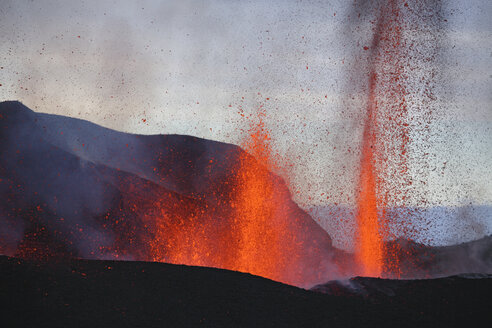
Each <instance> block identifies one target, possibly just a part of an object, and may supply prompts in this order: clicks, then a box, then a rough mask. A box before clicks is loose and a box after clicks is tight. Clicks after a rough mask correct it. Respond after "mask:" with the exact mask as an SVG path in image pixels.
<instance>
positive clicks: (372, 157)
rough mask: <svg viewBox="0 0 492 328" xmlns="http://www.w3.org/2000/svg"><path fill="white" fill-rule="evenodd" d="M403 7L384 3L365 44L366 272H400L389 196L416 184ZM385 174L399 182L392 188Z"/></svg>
mask: <svg viewBox="0 0 492 328" xmlns="http://www.w3.org/2000/svg"><path fill="white" fill-rule="evenodd" d="M401 7H408V4H407V2H405V3H402V2H400V1H398V0H388V1H386V3H382V4H381V6H380V8H379V13H378V17H377V20H376V26H375V28H374V34H373V39H372V43H371V45H370V47H364V50H365V51H368V52H369V54H370V57H369V61H370V64H369V65H370V66H369V90H368V98H367V105H366V106H367V107H366V117H365V122H364V132H363V136H362V137H363V141H362V151H361V162H360V163H361V164H360V173H359V185H358V197H357V227H358V229H357V233H358V235H357V238H356V259H357V262H358V263H359V265H360V267H361V270H362V274H363V275H366V276H381V275H382V273H383V271H384V272H392V273H397V271H398V263H396V262H397V259H396V257H395V256H393V254H392V252H393V251H394V250H391V249H389V248H385V246H384V243H383V242H384V241H385V240H386V239H387V238H388V237H389V234H390V232H389V226H390V222H389V218H387V217H385V208H386V206H387V205H388V202H389V201H390V200H395V199H400V200H404V199H405V185H407V186H408V185H409V184H411V181H410V180H409V178H408V176H407V175H406V174H407V171H408V169H407V148H408V141H409V131H408V126H409V124H408V120H409V118H408V110H407V105H406V96H407V90H406V87H405V83H406V81H405V79H406V77H405V75H404V69H405V47H406V44H405V40H404V39H403V38H402V29H403V26H405V24H404V23H405V22H404V21H403V18H402V16H403V15H402V12H401ZM385 177H386V178H389V179H391V180H392V182H391V183H392V184H393V186H394V185H398V187H397V188H394V187H393V188H389V184H388V183H387V181H386V182H385V181H384V178H385ZM397 194H398V195H397Z"/></svg>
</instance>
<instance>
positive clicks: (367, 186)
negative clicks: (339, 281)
mask: <svg viewBox="0 0 492 328" xmlns="http://www.w3.org/2000/svg"><path fill="white" fill-rule="evenodd" d="M372 139H374V137H373V135H372V134H370V133H365V135H364V145H363V149H362V161H361V172H360V180H359V184H360V185H359V195H358V199H357V226H358V234H359V235H358V238H357V247H356V249H357V253H356V258H357V261H358V263H359V264H360V265H361V266H362V274H363V275H364V276H373V277H379V276H380V275H381V271H382V268H383V244H382V237H381V234H380V224H379V218H378V199H377V193H376V179H375V174H376V172H375V166H374V153H373V149H374V148H373V147H374V146H373V142H372Z"/></svg>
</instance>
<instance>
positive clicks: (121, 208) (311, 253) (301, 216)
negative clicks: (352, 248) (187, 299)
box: [0, 102, 340, 286]
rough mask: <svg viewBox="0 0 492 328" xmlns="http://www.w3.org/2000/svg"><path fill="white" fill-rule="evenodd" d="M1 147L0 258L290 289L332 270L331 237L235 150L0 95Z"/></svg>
mask: <svg viewBox="0 0 492 328" xmlns="http://www.w3.org/2000/svg"><path fill="white" fill-rule="evenodd" d="M0 154H1V156H0V194H1V199H2V202H1V203H0V213H1V215H0V220H1V221H0V252H1V253H3V254H6V255H12V256H19V257H22V258H30V259H50V258H72V257H77V258H85V259H120V260H121V259H127V260H144V261H157V262H169V263H176V264H188V265H200V266H209V267H218V268H224V269H230V270H236V271H243V272H249V273H253V274H257V275H261V276H264V277H267V278H271V279H274V280H277V281H282V282H285V283H290V284H294V285H298V286H308V285H313V284H315V283H320V282H323V281H326V277H327V276H329V277H334V276H335V275H336V274H339V273H338V268H337V267H336V265H334V264H333V258H334V256H336V254H338V253H340V252H339V251H337V250H336V249H334V248H333V247H332V244H331V239H330V236H329V235H328V234H327V233H326V232H325V231H324V230H323V229H322V228H321V227H320V226H318V224H317V223H316V222H315V221H314V220H312V219H311V217H310V216H309V215H308V214H307V213H305V212H304V211H303V210H301V209H300V208H299V207H298V206H297V205H296V204H295V203H294V202H293V201H292V200H291V198H290V193H289V191H288V189H287V186H286V185H285V183H284V181H283V180H282V179H281V178H280V177H278V176H276V175H274V174H272V173H271V172H269V171H268V170H267V168H266V167H264V166H263V165H262V164H261V163H258V162H257V161H256V160H255V158H253V157H252V156H250V155H249V154H247V153H246V152H245V151H243V150H242V149H241V148H239V147H237V146H234V145H231V144H225V143H220V142H215V141H210V140H204V139H200V138H195V137H191V136H183V135H154V136H144V135H133V134H127V133H122V132H117V131H113V130H109V129H106V128H103V127H100V126H97V125H95V124H92V123H90V122H87V121H83V120H79V119H74V118H68V117H62V116H57V115H49V114H42V113H35V112H33V111H31V110H30V109H28V108H27V107H25V106H24V105H22V104H21V103H19V102H3V103H1V104H0ZM265 190H266V191H265Z"/></svg>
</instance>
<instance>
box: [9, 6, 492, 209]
mask: <svg viewBox="0 0 492 328" xmlns="http://www.w3.org/2000/svg"><path fill="white" fill-rule="evenodd" d="M429 1H430V0H429ZM434 2H435V1H434ZM442 2H443V4H444V5H443V15H444V16H445V18H446V20H447V23H446V24H445V25H444V27H445V29H444V30H443V31H440V33H441V34H440V35H442V41H441V44H440V50H439V51H440V52H439V58H438V59H436V62H431V63H430V64H429V65H431V66H433V67H438V68H439V72H440V73H441V77H440V78H439V79H435V81H434V82H436V84H437V85H436V86H435V87H434V89H433V90H434V91H433V92H434V95H435V100H434V101H433V102H432V104H427V105H428V106H432V107H433V111H434V113H435V116H434V121H433V122H432V124H431V127H430V131H431V133H430V135H429V136H427V137H425V138H424V137H423V136H421V135H419V131H415V132H413V133H414V135H413V144H411V148H412V147H413V148H412V149H415V150H416V151H415V154H417V155H416V159H414V161H413V162H412V163H410V164H411V167H410V169H411V173H412V174H413V175H414V177H415V179H416V181H417V180H418V181H421V182H422V181H424V182H425V183H420V184H415V188H414V190H413V194H412V195H413V199H412V198H411V199H410V201H409V203H412V202H413V203H418V199H419V197H422V195H425V198H426V199H427V200H428V203H427V204H426V205H429V204H430V205H464V204H469V203H470V202H471V203H473V204H491V203H492V182H491V181H492V179H491V173H490V172H492V152H491V151H490V150H491V149H492V132H491V128H492V99H491V92H490V91H491V90H492V88H491V87H492V70H491V68H492V67H491V66H492V52H491V51H492V50H491V49H492V26H491V24H492V23H491V19H490V17H491V16H492V5H491V4H492V2H491V1H488V0H473V1H466V2H465V1H457V0H456V1H445V0H444V1H442ZM351 5H352V1H22V0H15V1H14V0H12V1H6V0H0V31H1V33H0V66H1V69H0V84H1V86H0V100H20V101H22V102H23V103H24V104H26V105H27V106H29V107H30V108H32V109H34V110H37V111H41V112H47V113H55V114H62V115H68V116H72V117H77V118H83V119H87V120H90V121H92V122H95V123H97V124H101V125H104V126H107V127H110V128H113V129H117V130H120V131H128V132H133V133H142V134H165V133H179V134H189V135H194V136H199V137H204V138H208V139H214V140H219V141H225V142H231V143H237V144H239V143H240V142H241V140H243V138H244V137H245V133H244V130H245V129H247V127H248V120H245V119H243V118H242V117H241V115H240V114H239V111H240V110H243V111H244V112H245V113H246V114H248V113H253V112H254V111H255V110H256V109H257V108H258V107H260V106H263V108H265V110H266V112H267V126H268V128H269V129H270V130H271V132H272V137H273V143H274V147H275V149H276V150H277V151H278V152H279V153H280V155H281V156H283V157H284V158H286V163H289V164H293V166H292V167H291V168H288V169H287V171H286V172H287V173H286V175H288V177H287V176H286V178H287V179H288V181H289V182H290V185H291V190H293V191H299V193H295V197H296V200H297V201H299V202H300V203H301V204H304V205H310V204H329V203H334V202H336V203H342V204H352V203H353V199H354V190H355V181H356V179H355V177H356V171H357V163H358V156H359V153H358V152H359V147H360V134H361V131H362V130H361V127H362V120H361V117H362V114H363V110H364V105H363V103H364V101H365V98H364V94H363V93H361V92H360V91H359V92H357V90H355V91H354V90H352V91H350V90H351V89H350V86H348V83H349V82H348V81H349V79H348V76H350V72H351V70H353V69H354V67H357V65H356V63H355V61H356V60H357V58H361V57H360V56H363V54H364V52H363V50H362V48H363V45H364V44H367V43H368V42H370V38H371V29H370V22H369V18H370V15H369V16H368V18H366V21H362V22H361V23H360V25H359V26H357V28H354V27H353V26H348V23H347V21H348V19H347V15H349V13H350V12H351V9H350V6H351ZM349 34H350V36H349ZM420 50H422V51H425V49H420ZM423 70H424V71H425V68H423ZM412 83H413V84H414V85H415V88H414V90H418V89H419V88H418V84H419V81H418V80H417V79H414V80H413V82H412ZM410 89H412V88H410ZM412 97H413V99H416V101H415V104H414V105H413V107H412V106H410V111H414V116H415V117H418V110H419V94H418V92H415V94H413V95H412ZM267 99H268V100H267ZM420 105H421V104H420ZM144 120H145V121H144ZM424 139H425V140H424ZM424 144H425V145H424ZM423 145H424V146H423ZM422 149H425V152H428V153H430V154H431V156H430V157H429V158H428V159H427V160H426V165H422V162H421V161H420V160H419V158H418V156H420V155H419V154H420V153H422V152H423V150H422ZM417 150H418V151H417ZM424 171H425V172H424ZM327 195H328V196H329V199H327V198H326V197H327ZM418 195H420V196H418Z"/></svg>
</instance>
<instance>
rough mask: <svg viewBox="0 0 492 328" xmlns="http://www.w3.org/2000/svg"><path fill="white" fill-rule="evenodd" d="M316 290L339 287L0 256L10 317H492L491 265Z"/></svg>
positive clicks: (456, 323)
mask: <svg viewBox="0 0 492 328" xmlns="http://www.w3.org/2000/svg"><path fill="white" fill-rule="evenodd" d="M330 286H331V287H330ZM347 286H350V287H347ZM330 288H331V289H330ZM337 288H338V289H337ZM317 290H319V291H321V292H329V293H331V295H330V294H323V293H318V292H314V291H308V290H304V289H300V288H296V287H292V286H288V285H284V284H281V283H278V282H275V281H271V280H268V279H264V278H261V277H257V276H253V275H249V274H244V273H239V272H234V271H228V270H221V269H213V268H203V267H189V266H183V265H172V264H164V263H150V262H137V261H130V262H128V261H99V260H74V259H72V260H69V261H66V262H65V261H61V262H60V261H58V262H32V261H27V260H22V259H18V258H11V257H6V256H0V302H1V303H2V307H1V313H2V319H1V320H2V324H4V325H5V326H6V327H35V326H38V327H39V326H44V327H163V326H168V327H195V326H205V327H378V328H380V327H481V326H482V327H485V325H486V323H490V292H491V290H492V278H490V276H487V275H481V276H479V275H476V276H474V277H468V278H467V277H463V276H462V277H459V276H457V277H448V278H440V279H432V280H407V281H398V280H384V279H373V278H354V279H352V280H351V281H345V282H331V283H328V284H327V285H325V286H324V287H322V286H318V287H317Z"/></svg>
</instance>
